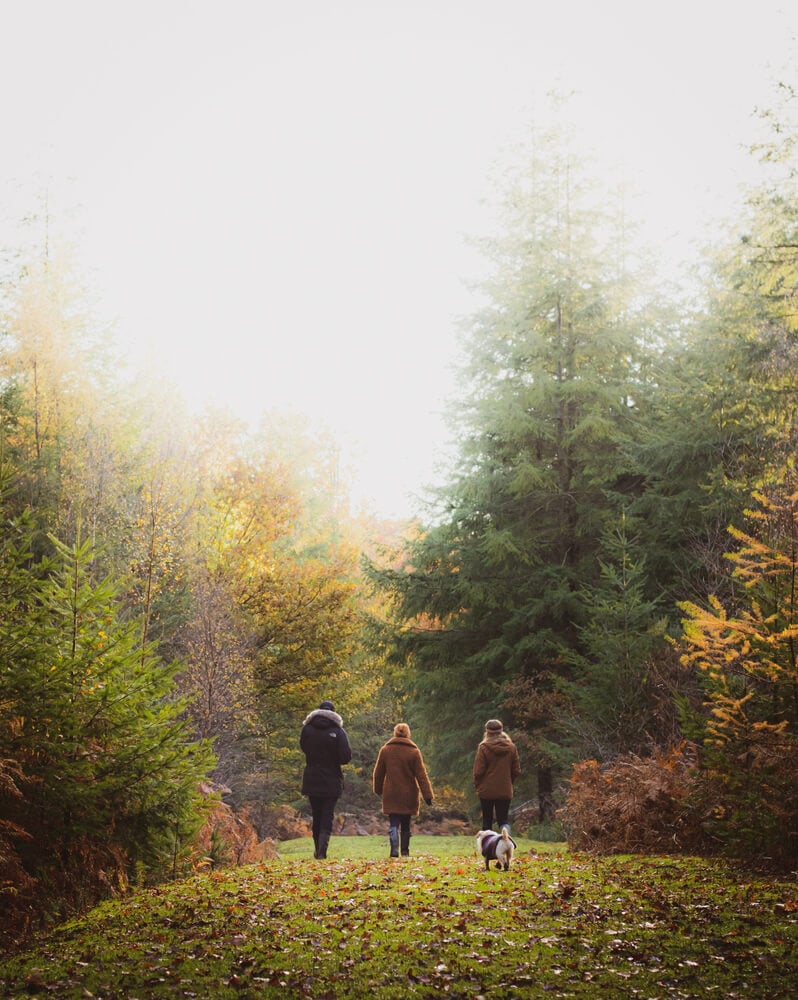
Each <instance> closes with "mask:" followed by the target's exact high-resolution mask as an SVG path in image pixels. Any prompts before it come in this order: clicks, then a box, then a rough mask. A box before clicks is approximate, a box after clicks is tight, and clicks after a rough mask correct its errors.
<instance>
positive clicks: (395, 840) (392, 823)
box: [388, 813, 402, 858]
mask: <svg viewBox="0 0 798 1000" xmlns="http://www.w3.org/2000/svg"><path fill="white" fill-rule="evenodd" d="M401 822H402V817H401V816H400V815H399V813H390V814H389V816H388V842H389V844H390V845H391V857H392V858H398V857H399V825H400V823H401Z"/></svg>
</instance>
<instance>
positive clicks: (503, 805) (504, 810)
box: [494, 799, 510, 833]
mask: <svg viewBox="0 0 798 1000" xmlns="http://www.w3.org/2000/svg"><path fill="white" fill-rule="evenodd" d="M494 805H495V806H496V823H497V824H498V826H499V830H501V828H502V827H503V826H506V827H507V832H508V833H509V832H510V823H509V820H508V816H509V815H510V799H496V802H495V803H494Z"/></svg>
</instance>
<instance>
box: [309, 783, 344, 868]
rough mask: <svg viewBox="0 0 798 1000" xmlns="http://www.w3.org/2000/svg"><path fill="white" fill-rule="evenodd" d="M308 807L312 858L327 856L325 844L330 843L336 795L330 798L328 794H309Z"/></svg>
mask: <svg viewBox="0 0 798 1000" xmlns="http://www.w3.org/2000/svg"><path fill="white" fill-rule="evenodd" d="M308 798H309V799H310V809H311V812H312V813H313V844H314V847H315V850H314V852H313V857H314V858H326V857H327V845H328V844H329V843H330V836H331V835H332V826H333V816H334V815H335V803H336V802H337V801H338V797H337V796H336V797H335V798H330V796H328V795H309V796H308Z"/></svg>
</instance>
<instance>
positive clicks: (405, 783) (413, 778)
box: [372, 736, 433, 816]
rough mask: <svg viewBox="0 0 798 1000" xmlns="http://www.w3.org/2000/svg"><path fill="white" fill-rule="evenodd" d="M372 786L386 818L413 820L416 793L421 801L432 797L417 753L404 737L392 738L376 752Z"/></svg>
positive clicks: (417, 798) (422, 761) (428, 781)
mask: <svg viewBox="0 0 798 1000" xmlns="http://www.w3.org/2000/svg"><path fill="white" fill-rule="evenodd" d="M372 784H373V787H374V792H375V794H377V795H381V796H382V811H383V812H384V813H385V815H386V816H388V815H390V814H391V813H399V814H400V815H405V816H415V815H416V814H417V813H418V808H419V804H420V803H419V791H420V792H421V798H424V799H431V798H432V797H433V795H432V785H431V784H430V780H429V775H428V774H427V768H426V767H425V765H424V758H423V757H422V756H421V751H420V750H419V749H418V747H417V746H416V744H415V743H414V742H413V741H412V740H410V739H407V738H406V737H404V736H394V737H393V739H390V740H388V742H387V743H386V744H385V745H384V746H382V747H381V748H380V752H379V754H378V756H377V763H376V764H375V765H374V774H373V776H372Z"/></svg>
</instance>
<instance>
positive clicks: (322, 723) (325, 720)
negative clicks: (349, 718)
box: [302, 708, 344, 729]
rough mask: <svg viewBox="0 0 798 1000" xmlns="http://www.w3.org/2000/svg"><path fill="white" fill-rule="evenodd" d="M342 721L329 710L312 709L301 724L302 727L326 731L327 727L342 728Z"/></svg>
mask: <svg viewBox="0 0 798 1000" xmlns="http://www.w3.org/2000/svg"><path fill="white" fill-rule="evenodd" d="M343 724H344V720H343V719H342V718H341V716H340V715H339V714H338V713H337V712H333V711H331V710H330V709H329V708H314V710H313V711H312V712H311V713H310V715H308V716H307V718H306V719H305V721H304V722H303V723H302V725H303V726H310V725H312V726H316V727H318V728H319V729H326V728H327V726H329V725H333V726H343Z"/></svg>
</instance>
